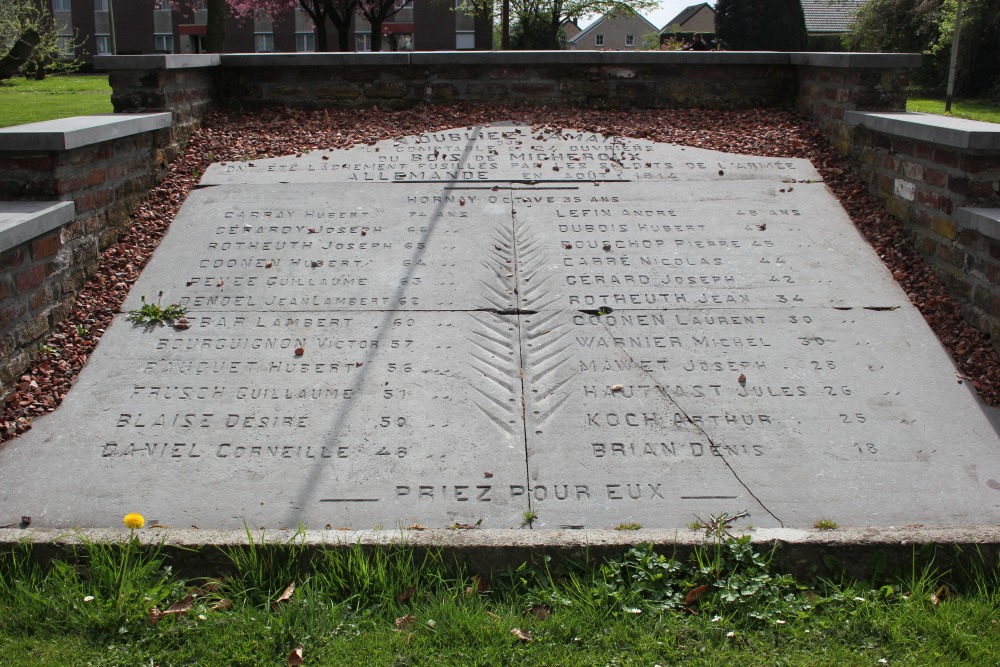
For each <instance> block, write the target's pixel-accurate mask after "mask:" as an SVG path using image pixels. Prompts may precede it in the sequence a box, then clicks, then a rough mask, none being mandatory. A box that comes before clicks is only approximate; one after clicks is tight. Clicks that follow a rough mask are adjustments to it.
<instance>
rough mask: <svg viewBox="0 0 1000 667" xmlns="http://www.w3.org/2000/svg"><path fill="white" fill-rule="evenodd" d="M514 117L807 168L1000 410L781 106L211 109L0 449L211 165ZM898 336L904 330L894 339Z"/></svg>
mask: <svg viewBox="0 0 1000 667" xmlns="http://www.w3.org/2000/svg"><path fill="white" fill-rule="evenodd" d="M504 120H513V121H518V122H522V123H530V124H533V125H535V126H536V127H537V128H538V129H541V130H545V129H551V130H555V129H557V128H572V129H576V130H584V131H589V132H598V133H602V134H609V135H621V136H626V137H633V138H638V139H649V140H653V141H662V142H669V143H674V144H680V145H684V146H694V147H699V148H707V149H712V150H719V151H726V152H731V153H744V154H750V155H760V156H769V157H788V158H805V159H807V160H810V161H812V163H813V164H814V165H815V166H816V168H817V169H818V170H819V172H820V173H821V174H822V175H823V178H824V180H825V181H826V183H827V185H828V186H829V187H830V188H831V189H832V190H833V192H834V193H835V194H836V196H837V197H838V198H839V199H840V201H841V203H842V204H843V206H844V208H845V209H846V210H847V212H848V213H849V214H850V216H851V219H852V220H853V221H854V224H855V225H857V227H858V229H860V230H861V232H862V233H864V235H865V237H866V238H867V239H868V241H869V242H870V243H871V245H872V247H873V248H875V251H876V252H877V253H878V255H879V257H881V258H882V260H883V261H884V262H885V264H886V266H887V267H889V270H890V271H891V272H892V275H893V277H895V279H896V280H897V281H898V282H899V283H900V285H901V286H902V287H903V289H904V290H905V291H906V293H907V295H908V296H909V298H910V300H911V301H912V302H913V303H914V304H915V305H916V306H917V308H919V309H920V312H921V313H922V314H923V316H924V318H925V319H926V320H927V322H928V324H930V326H931V328H932V329H933V330H934V332H935V333H936V334H937V336H938V338H939V339H940V340H941V343H942V344H943V345H944V346H945V347H946V348H947V349H948V351H949V352H950V353H951V355H952V358H953V359H954V360H955V363H956V364H957V366H958V368H959V369H960V373H958V374H957V375H956V380H955V381H956V382H963V381H968V382H971V383H972V385H973V386H974V387H975V388H976V390H977V391H978V392H979V395H980V396H981V397H982V398H983V400H984V401H985V402H986V403H988V404H989V405H992V406H1000V359H998V355H997V353H996V351H995V350H994V349H993V348H992V347H991V346H990V341H989V337H988V336H987V335H985V334H983V333H981V332H980V331H978V330H976V329H974V328H973V327H972V326H970V325H969V324H966V323H965V322H964V321H963V320H962V317H961V309H960V306H959V304H958V303H957V302H956V301H955V300H954V299H953V298H952V297H951V296H950V295H949V294H948V291H947V289H946V288H945V287H944V285H942V284H941V282H940V281H939V280H938V279H937V278H936V277H935V276H934V274H933V273H932V272H931V270H930V268H929V267H928V266H927V265H926V264H925V263H924V262H923V260H922V259H921V258H920V256H919V255H918V254H917V252H916V250H915V248H914V247H913V244H912V243H911V242H910V240H909V239H908V238H907V237H906V235H905V234H904V233H903V232H902V226H901V224H900V223H899V221H898V220H896V219H895V218H894V217H892V216H891V215H889V214H888V213H887V212H886V211H885V209H884V208H882V206H881V204H880V203H879V201H878V200H877V199H876V198H875V197H873V196H871V195H869V194H868V193H867V191H866V188H865V184H864V183H863V182H862V181H861V180H860V179H859V178H858V177H857V176H855V175H854V174H852V173H851V171H850V168H849V165H848V163H847V161H846V160H845V159H844V158H842V157H841V156H840V155H839V154H837V152H836V151H835V150H834V149H833V147H832V146H831V145H830V143H829V142H828V141H826V139H825V138H824V137H823V136H822V134H821V133H820V132H819V130H818V129H817V128H816V127H815V126H814V125H813V124H811V123H810V122H808V121H806V120H804V119H803V118H802V117H800V116H799V115H797V114H796V113H794V112H792V111H788V110H775V109H753V110H746V111H728V112H727V111H704V110H685V111H590V110H574V109H565V108H556V109H535V108H522V107H504V106H500V105H490V106H486V105H476V106H460V105H450V106H428V107H421V108H419V109H415V110H409V111H400V112H392V111H380V110H364V111H299V110H287V109H283V110H269V111H263V112H257V113H254V114H253V115H243V114H240V113H238V112H230V111H216V112H213V113H212V114H210V115H209V116H208V117H207V118H206V119H205V122H204V124H203V127H202V129H201V130H200V131H198V132H197V133H195V134H194V135H193V136H192V138H191V141H190V144H189V145H188V148H187V150H186V151H185V153H184V154H183V155H182V156H181V157H180V158H178V159H177V160H176V161H175V162H174V163H173V164H172V165H171V166H170V170H169V174H168V176H167V178H166V179H165V180H163V181H162V182H161V183H160V184H159V185H158V186H157V187H156V188H154V189H153V190H152V191H151V192H150V194H149V197H148V199H147V200H146V202H145V203H144V204H143V205H142V206H141V207H140V209H139V210H138V211H137V212H136V213H135V214H134V215H133V216H132V224H131V227H130V228H129V229H128V230H127V231H126V232H124V233H123V234H122V236H121V238H120V239H119V241H118V242H117V243H116V244H115V245H113V246H112V247H110V248H108V249H107V250H105V251H104V253H103V255H102V256H101V261H100V268H99V269H98V272H97V274H96V275H95V276H94V277H93V278H92V279H91V280H90V281H88V282H87V284H86V285H85V286H84V288H83V289H82V291H81V292H80V295H79V297H78V298H77V302H76V304H75V307H74V309H73V312H72V314H71V316H70V317H69V318H67V319H66V320H65V321H64V322H62V323H61V324H60V325H59V327H58V330H57V331H56V332H55V333H54V334H52V336H50V337H49V339H48V340H47V341H46V343H45V346H44V347H43V350H44V352H43V354H42V356H41V357H40V358H39V359H38V360H37V361H35V363H34V364H32V366H31V367H30V368H29V369H27V370H26V371H25V372H24V374H23V376H22V377H21V382H20V385H19V386H18V388H17V390H15V391H14V392H12V393H11V394H9V395H8V396H7V397H6V399H5V401H4V405H3V414H2V417H0V422H2V423H0V442H2V441H5V440H8V439H10V438H13V437H16V436H17V435H18V434H20V433H23V432H24V431H27V430H28V429H30V428H31V420H32V419H34V418H35V417H38V416H39V415H43V414H46V413H48V412H51V411H52V410H54V409H55V408H56V407H57V406H58V405H59V404H60V403H61V402H62V400H63V397H64V396H65V395H66V392H68V391H69V388H70V386H71V385H72V384H73V381H74V379H75V378H76V375H77V373H78V372H79V371H80V369H81V368H82V367H83V365H84V364H85V363H86V361H87V358H88V357H89V356H90V353H91V351H92V350H93V348H94V346H95V345H96V344H97V341H98V340H99V339H100V337H101V335H102V334H103V333H104V331H105V330H106V329H107V327H108V326H109V324H110V323H111V319H112V317H114V315H115V314H116V313H118V312H119V310H120V308H121V304H122V302H123V301H124V299H125V296H126V294H128V291H129V289H130V288H131V286H132V284H133V283H134V282H135V279H136V278H137V277H138V276H139V272H140V271H141V270H142V268H143V266H145V264H146V262H147V261H148V260H149V257H150V255H151V254H152V252H153V250H154V249H155V248H156V246H157V244H158V243H159V241H160V239H161V238H162V237H163V234H164V233H165V232H166V230H167V227H168V226H169V225H170V221H171V220H172V219H173V218H174V216H175V214H176V213H177V211H178V209H179V208H180V206H181V204H182V203H183V201H184V198H185V197H186V196H187V194H188V192H190V191H191V190H192V188H194V186H195V185H196V183H197V182H198V178H199V176H200V174H201V173H202V171H203V170H204V169H205V168H206V167H207V166H208V165H209V164H211V163H212V162H220V161H227V160H230V161H231V160H241V159H242V160H246V159H262V158H267V157H276V156H280V155H292V154H296V153H300V152H303V151H308V150H315V149H342V148H349V147H350V146H353V145H356V144H359V143H374V142H376V141H381V140H383V139H393V138H399V137H404V136H407V135H411V134H420V133H424V132H432V131H436V130H444V129H448V128H452V127H456V126H460V125H479V124H484V123H490V122H498V121H504ZM901 335H905V332H901Z"/></svg>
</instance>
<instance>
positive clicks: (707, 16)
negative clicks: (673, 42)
mask: <svg viewBox="0 0 1000 667" xmlns="http://www.w3.org/2000/svg"><path fill="white" fill-rule="evenodd" d="M696 32H700V33H701V34H703V35H714V34H715V9H714V8H713V7H712V6H711V5H710V4H708V3H707V2H703V3H701V4H699V5H691V6H690V7H685V8H684V10H683V11H681V13H679V14H678V15H677V16H675V17H674V18H672V19H670V20H669V21H667V24H666V25H665V26H663V29H662V30H661V31H660V39H661V40H662V39H664V38H666V37H669V36H670V35H672V34H675V33H676V34H682V35H693V34H694V33H696Z"/></svg>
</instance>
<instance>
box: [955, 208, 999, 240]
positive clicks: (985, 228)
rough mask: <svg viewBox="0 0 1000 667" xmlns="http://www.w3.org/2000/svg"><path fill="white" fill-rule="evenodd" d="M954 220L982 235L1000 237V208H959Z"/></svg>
mask: <svg viewBox="0 0 1000 667" xmlns="http://www.w3.org/2000/svg"><path fill="white" fill-rule="evenodd" d="M955 222H957V223H958V224H960V225H961V226H962V227H964V228H965V229H971V230H973V231H976V232H979V233H980V234H982V235H983V236H987V237H990V238H994V239H1000V208H960V209H958V210H957V211H955Z"/></svg>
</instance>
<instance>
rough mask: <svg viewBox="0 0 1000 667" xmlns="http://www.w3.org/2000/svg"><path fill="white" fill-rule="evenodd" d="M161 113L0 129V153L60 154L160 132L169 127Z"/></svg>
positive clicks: (62, 120) (168, 120)
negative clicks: (65, 151) (51, 152)
mask: <svg viewBox="0 0 1000 667" xmlns="http://www.w3.org/2000/svg"><path fill="white" fill-rule="evenodd" d="M171 122H172V121H171V115H170V114H169V113H167V112H163V113H139V114H103V115H95V116H73V117H71V118H60V119H57V120H46V121H42V122H40V123H29V124H27V125H15V126H13V127H4V128H0V150H3V151H33V152H38V151H64V150H69V149H71V148H80V147H81V146H90V145H92V144H99V143H101V142H104V141H111V140H112V139H120V138H122V137H128V136H132V135H134V134H142V133H143V132H152V131H154V130H162V129H164V128H168V127H170V125H171Z"/></svg>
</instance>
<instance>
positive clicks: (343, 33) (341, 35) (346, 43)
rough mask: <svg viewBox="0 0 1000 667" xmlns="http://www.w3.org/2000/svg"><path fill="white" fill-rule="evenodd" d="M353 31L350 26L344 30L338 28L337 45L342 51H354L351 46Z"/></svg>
mask: <svg viewBox="0 0 1000 667" xmlns="http://www.w3.org/2000/svg"><path fill="white" fill-rule="evenodd" d="M350 37H351V30H350V24H349V23H348V25H347V27H345V28H344V29H343V30H341V29H340V28H337V45H338V46H339V47H340V50H341V51H353V50H354V49H352V48H351V44H350Z"/></svg>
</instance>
